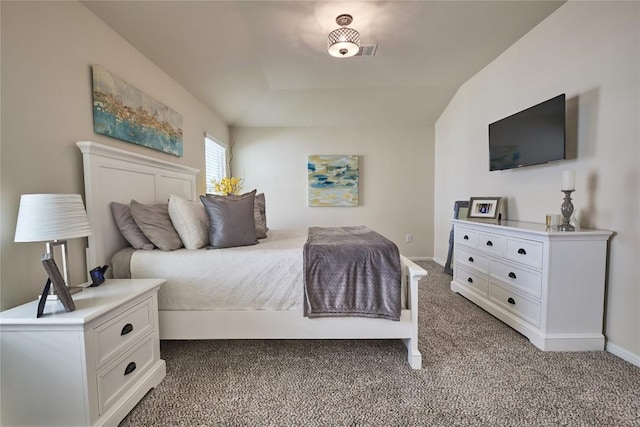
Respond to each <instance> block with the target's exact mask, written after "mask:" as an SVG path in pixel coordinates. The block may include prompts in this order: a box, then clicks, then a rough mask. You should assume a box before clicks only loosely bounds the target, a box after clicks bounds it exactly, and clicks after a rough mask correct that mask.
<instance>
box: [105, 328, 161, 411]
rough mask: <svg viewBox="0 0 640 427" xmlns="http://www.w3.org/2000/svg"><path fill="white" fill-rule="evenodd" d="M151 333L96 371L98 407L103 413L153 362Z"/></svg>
mask: <svg viewBox="0 0 640 427" xmlns="http://www.w3.org/2000/svg"><path fill="white" fill-rule="evenodd" d="M153 359H154V358H153V335H151V336H149V338H148V339H146V340H144V341H142V342H141V343H139V344H138V345H136V346H135V347H134V348H132V349H131V350H130V351H129V352H127V353H126V354H125V355H124V356H123V357H122V358H120V359H119V360H118V361H117V362H115V363H114V364H112V365H109V366H107V367H106V368H105V369H103V370H102V371H100V372H98V378H97V380H98V409H99V410H100V414H104V413H105V412H106V411H108V410H109V408H110V407H111V406H112V405H113V404H114V403H115V402H116V401H117V400H118V399H119V398H120V397H121V396H122V394H123V393H124V392H126V391H127V389H128V388H129V386H130V385H131V384H132V383H134V382H135V381H136V379H137V378H138V377H139V376H140V375H141V374H143V373H144V372H145V371H146V370H147V369H148V368H149V366H151V365H152V364H153Z"/></svg>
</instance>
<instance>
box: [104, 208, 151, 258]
mask: <svg viewBox="0 0 640 427" xmlns="http://www.w3.org/2000/svg"><path fill="white" fill-rule="evenodd" d="M111 213H112V214H113V219H115V221H116V225H117V226H118V229H119V230H120V234H122V237H124V238H125V240H126V241H127V242H129V244H130V245H131V247H132V248H135V249H155V246H154V244H153V243H151V241H150V240H149V239H147V236H145V235H144V233H143V232H142V230H140V227H138V224H136V221H135V220H134V219H133V217H132V216H131V210H130V209H129V205H125V204H122V203H118V202H111Z"/></svg>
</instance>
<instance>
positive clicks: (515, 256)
mask: <svg viewBox="0 0 640 427" xmlns="http://www.w3.org/2000/svg"><path fill="white" fill-rule="evenodd" d="M504 257H505V258H508V259H511V260H514V261H516V262H519V263H522V264H526V265H529V266H531V267H535V268H542V242H534V241H532V240H516V239H507V245H506V248H505V251H504Z"/></svg>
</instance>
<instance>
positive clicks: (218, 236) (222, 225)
mask: <svg viewBox="0 0 640 427" xmlns="http://www.w3.org/2000/svg"><path fill="white" fill-rule="evenodd" d="M255 196H256V191H255V190H253V191H252V192H250V193H246V194H243V195H242V196H233V197H229V196H217V195H207V196H200V200H201V201H202V204H203V205H204V208H205V210H206V211H207V215H208V216H209V244H210V245H211V246H213V247H214V248H218V249H222V248H231V247H234V246H248V245H255V244H256V243H258V238H257V237H256V222H255V219H254V216H253V212H254V204H255V198H256V197H255Z"/></svg>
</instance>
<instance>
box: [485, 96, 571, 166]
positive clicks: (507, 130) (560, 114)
mask: <svg viewBox="0 0 640 427" xmlns="http://www.w3.org/2000/svg"><path fill="white" fill-rule="evenodd" d="M565 142H566V141H565V94H562V95H558V96H556V97H555V98H551V99H549V100H547V101H544V102H541V103H540V104H538V105H534V106H533V107H530V108H527V109H526V110H522V111H520V112H519V113H515V114H513V115H511V116H509V117H505V118H504V119H502V120H498V121H497V122H494V123H491V124H490V125H489V170H490V171H495V170H504V169H513V168H520V167H523V166H531V165H539V164H542V163H548V162H553V161H557V160H564V159H565V158H566V146H565Z"/></svg>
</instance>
